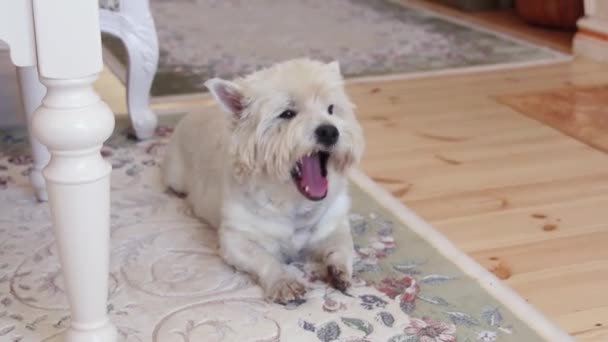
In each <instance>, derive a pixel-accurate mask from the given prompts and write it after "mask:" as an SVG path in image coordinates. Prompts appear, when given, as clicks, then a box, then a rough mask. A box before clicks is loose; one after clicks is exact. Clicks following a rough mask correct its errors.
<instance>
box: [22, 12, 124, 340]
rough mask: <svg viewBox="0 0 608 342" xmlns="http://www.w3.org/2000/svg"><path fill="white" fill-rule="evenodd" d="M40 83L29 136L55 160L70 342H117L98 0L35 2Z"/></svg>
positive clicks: (110, 123) (108, 125)
mask: <svg viewBox="0 0 608 342" xmlns="http://www.w3.org/2000/svg"><path fill="white" fill-rule="evenodd" d="M32 4H33V18H34V30H35V35H36V37H35V42H36V54H37V64H38V72H39V74H40V81H41V82H42V84H44V85H45V86H46V89H47V92H46V95H45V96H44V99H43V100H42V105H41V106H40V107H39V108H38V109H37V110H36V112H35V113H34V116H33V118H32V133H33V134H34V135H35V137H36V138H38V139H39V140H40V142H41V143H42V144H44V145H45V146H46V147H47V148H48V150H49V152H50V154H51V159H50V161H49V163H48V165H47V166H46V167H45V168H44V170H43V175H44V178H45V180H46V187H47V192H48V196H49V205H50V208H51V215H52V219H53V230H54V232H55V237H56V241H57V246H58V249H59V258H60V260H61V266H62V270H63V276H64V280H65V289H66V294H67V297H68V300H69V303H70V311H71V325H70V327H69V328H68V330H67V332H66V335H65V340H66V341H67V342H115V341H116V339H117V332H116V328H115V327H114V325H112V323H111V322H110V320H109V318H108V315H107V300H108V283H109V261H110V260H109V259H110V258H109V256H110V172H111V171H112V167H111V166H110V164H109V163H108V162H106V161H105V160H104V159H103V158H102V157H101V153H100V151H101V147H102V144H103V142H104V141H105V140H106V139H108V138H109V137H110V135H111V134H112V131H113V129H114V114H113V113H112V111H111V110H110V108H108V106H107V105H106V104H105V103H104V102H103V101H101V99H100V98H99V96H98V95H97V93H96V92H95V90H94V89H93V82H94V81H95V79H96V78H97V76H98V75H99V73H100V72H101V71H102V67H103V62H102V57H101V34H100V30H99V8H98V6H99V3H98V1H97V0H54V1H48V0H32Z"/></svg>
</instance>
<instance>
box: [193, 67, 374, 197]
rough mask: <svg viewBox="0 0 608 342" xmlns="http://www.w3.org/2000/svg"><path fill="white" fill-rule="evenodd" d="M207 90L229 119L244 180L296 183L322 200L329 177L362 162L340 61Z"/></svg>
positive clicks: (214, 84)
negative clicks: (258, 178)
mask: <svg viewBox="0 0 608 342" xmlns="http://www.w3.org/2000/svg"><path fill="white" fill-rule="evenodd" d="M205 84H206V86H207V87H208V88H209V90H210V92H211V93H212V94H213V96H214V97H215V99H216V100H217V102H218V103H219V104H220V105H221V107H222V108H223V109H224V110H226V111H227V112H228V113H230V115H231V120H232V121H231V122H232V125H231V134H232V139H231V144H230V154H231V158H233V165H234V167H235V170H236V172H237V175H238V176H239V177H241V178H246V179H250V180H251V179H252V177H265V178H266V179H269V180H271V181H273V182H275V181H276V182H278V183H281V184H286V185H288V186H294V185H295V187H296V188H297V189H298V190H299V192H300V193H301V194H302V195H303V196H305V197H306V198H308V199H310V200H313V201H318V200H322V199H323V198H325V196H326V195H327V193H328V191H329V189H328V187H329V185H328V184H330V183H329V182H328V179H329V178H330V177H332V176H343V175H344V174H345V173H346V172H347V170H348V169H349V168H350V167H352V166H353V165H354V164H356V163H358V162H359V160H360V158H361V154H362V152H363V134H362V131H361V127H360V125H359V123H358V122H357V119H356V117H355V114H354V111H353V110H354V105H353V104H352V103H351V102H350V100H349V98H348V96H347V95H346V92H345V90H344V81H343V78H342V75H341V73H340V67H339V65H338V63H337V62H332V63H329V64H326V63H322V62H318V61H313V60H308V59H297V60H291V61H287V62H283V63H280V64H276V65H274V66H272V67H270V68H267V69H263V70H260V71H258V72H255V73H253V74H251V75H249V76H246V77H244V78H241V79H237V80H235V81H232V82H231V81H226V80H222V79H217V78H215V79H211V80H209V81H207V82H206V83H205ZM292 184H293V185H292Z"/></svg>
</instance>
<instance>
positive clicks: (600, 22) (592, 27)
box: [573, 0, 608, 62]
mask: <svg viewBox="0 0 608 342" xmlns="http://www.w3.org/2000/svg"><path fill="white" fill-rule="evenodd" d="M577 26H578V32H577V33H576V35H575V37H574V42H573V50H574V53H575V54H576V55H579V56H584V57H588V58H591V59H594V60H597V61H600V62H608V1H606V0H585V16H584V17H583V18H581V19H579V20H578V22H577Z"/></svg>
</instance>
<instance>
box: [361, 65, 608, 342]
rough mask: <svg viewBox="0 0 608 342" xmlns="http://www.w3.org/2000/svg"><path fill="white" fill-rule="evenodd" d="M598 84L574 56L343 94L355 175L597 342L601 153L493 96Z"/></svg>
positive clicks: (605, 69) (601, 334)
mask: <svg viewBox="0 0 608 342" xmlns="http://www.w3.org/2000/svg"><path fill="white" fill-rule="evenodd" d="M602 82H605V83H608V66H607V65H600V64H595V63H592V62H586V61H577V62H574V63H565V64H558V65H553V66H543V67H533V68H526V69H518V70H503V71H493V72H485V73H476V74H467V75H459V76H444V77H433V78H426V79H417V80H401V81H390V82H374V83H368V84H355V85H352V86H350V88H349V89H350V92H351V94H352V96H353V97H354V99H355V102H356V103H357V105H358V108H359V114H360V117H361V120H362V122H363V126H364V129H365V134H366V139H367V150H366V154H365V157H364V161H363V169H364V170H365V171H366V173H367V174H368V175H370V176H371V177H372V178H374V179H375V180H376V181H377V182H379V183H381V184H382V185H383V186H384V187H385V188H387V189H388V190H390V191H392V192H393V194H394V195H396V196H397V197H399V198H400V199H401V201H402V202H403V203H405V204H406V205H407V206H409V207H411V208H413V209H414V210H415V211H416V212H417V213H419V214H420V215H421V216H422V217H424V218H426V219H427V220H428V221H429V222H431V223H432V224H433V225H435V226H436V227H437V228H438V229H439V230H440V231H441V232H442V233H444V234H445V235H446V236H447V237H448V238H449V239H450V240H451V241H453V242H455V243H456V245H458V246H459V247H460V248H461V249H463V250H464V251H465V252H467V253H468V254H469V255H471V256H473V257H474V258H475V259H476V260H477V261H478V262H480V263H481V264H482V265H484V266H486V267H488V268H489V269H493V268H496V267H497V266H498V268H499V270H502V271H503V272H500V273H502V274H501V276H503V277H505V278H507V279H505V281H506V282H507V284H509V285H510V286H512V287H513V288H514V289H515V290H516V291H517V292H518V293H520V294H521V295H522V296H523V297H524V298H526V299H527V300H528V301H529V302H531V303H532V304H533V305H535V306H536V307H538V308H539V309H540V310H541V311H543V312H544V313H545V314H546V315H548V316H549V317H551V318H552V319H554V320H555V321H557V322H558V323H559V324H560V325H561V326H562V327H563V328H564V329H565V330H567V331H568V332H570V333H571V334H574V335H575V336H576V337H577V339H579V340H581V341H601V340H604V341H607V340H608V293H607V291H606V290H607V289H608V248H606V246H608V210H607V209H608V155H606V154H604V153H602V152H599V151H597V150H594V149H592V148H590V147H588V146H586V145H584V144H582V143H580V142H578V141H576V140H573V139H571V138H569V137H567V136H565V135H563V134H561V133H559V132H558V131H556V130H554V129H552V128H550V127H548V126H545V125H543V124H542V123H539V122H537V121H534V120H532V119H529V118H527V117H525V116H523V115H521V114H519V113H517V112H515V111H513V110H512V109H510V108H508V107H506V106H503V105H501V104H499V103H497V102H496V101H495V100H494V99H493V97H494V96H497V95H503V94H510V93H522V92H523V93H525V92H531V91H536V90H541V89H552V88H556V87H560V86H563V85H565V84H577V85H578V84H580V85H593V84H602ZM505 269H506V272H505Z"/></svg>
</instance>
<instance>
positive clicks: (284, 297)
mask: <svg viewBox="0 0 608 342" xmlns="http://www.w3.org/2000/svg"><path fill="white" fill-rule="evenodd" d="M305 294H306V287H305V286H304V285H303V284H302V283H300V282H299V281H297V280H296V279H292V278H283V279H279V280H278V281H277V282H276V283H274V284H273V285H272V286H271V287H270V288H269V290H268V291H267V293H266V298H268V299H269V300H271V301H273V302H275V303H279V304H289V303H292V302H300V301H302V300H304V295H305Z"/></svg>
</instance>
